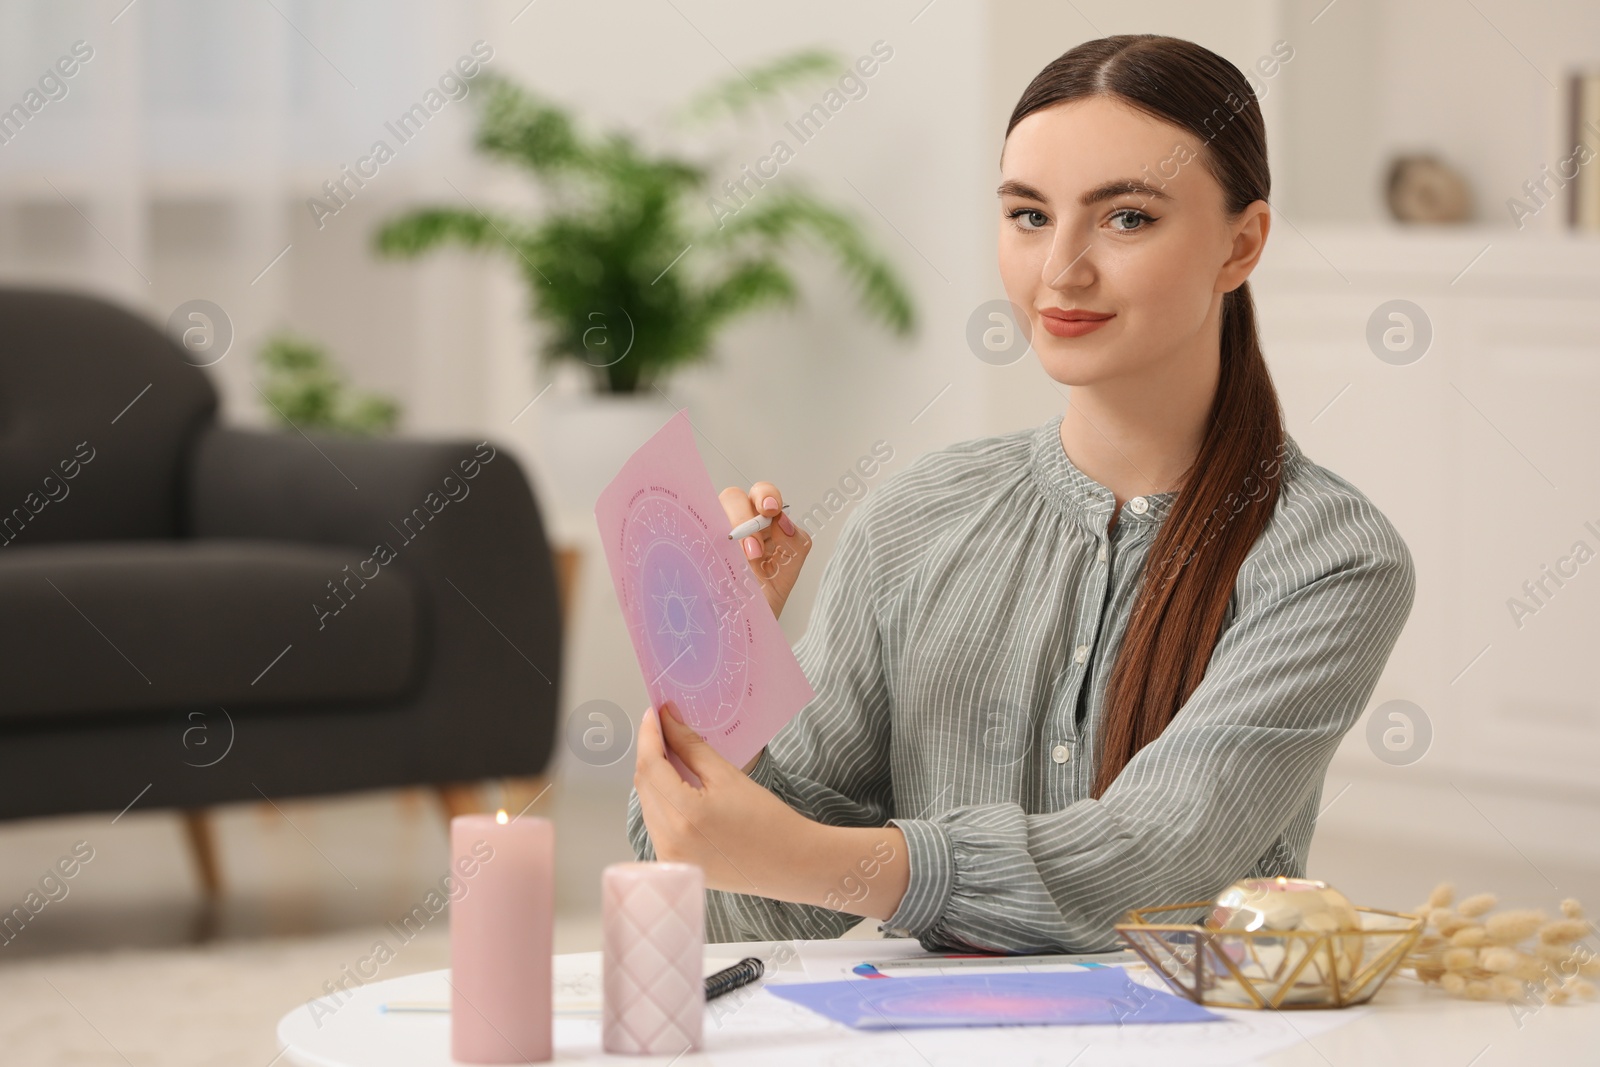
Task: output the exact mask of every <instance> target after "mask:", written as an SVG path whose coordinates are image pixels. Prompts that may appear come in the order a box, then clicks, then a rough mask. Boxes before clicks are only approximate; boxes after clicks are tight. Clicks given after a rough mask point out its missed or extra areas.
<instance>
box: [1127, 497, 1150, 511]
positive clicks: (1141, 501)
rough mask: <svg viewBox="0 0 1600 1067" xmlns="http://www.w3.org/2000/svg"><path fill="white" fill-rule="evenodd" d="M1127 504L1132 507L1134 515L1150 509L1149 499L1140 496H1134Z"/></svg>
mask: <svg viewBox="0 0 1600 1067" xmlns="http://www.w3.org/2000/svg"><path fill="white" fill-rule="evenodd" d="M1128 506H1129V507H1130V508H1132V509H1133V513H1134V514H1135V515H1143V514H1144V513H1145V512H1147V511H1149V510H1150V501H1148V500H1146V499H1145V498H1144V497H1142V496H1136V497H1134V498H1133V499H1132V500H1130V501H1128Z"/></svg>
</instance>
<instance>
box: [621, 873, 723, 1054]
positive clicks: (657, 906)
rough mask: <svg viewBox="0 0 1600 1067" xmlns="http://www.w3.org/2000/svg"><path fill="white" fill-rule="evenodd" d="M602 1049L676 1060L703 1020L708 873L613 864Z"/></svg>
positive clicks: (695, 1044)
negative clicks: (667, 1057) (706, 875)
mask: <svg viewBox="0 0 1600 1067" xmlns="http://www.w3.org/2000/svg"><path fill="white" fill-rule="evenodd" d="M601 923H602V926H603V929H604V934H603V945H602V951H601V954H600V968H601V983H602V984H601V990H602V993H601V998H600V1016H601V1027H600V1035H601V1045H602V1047H603V1048H604V1049H605V1051H607V1052H623V1053H638V1054H642V1055H651V1056H676V1055H678V1054H679V1053H681V1052H687V1051H690V1050H693V1049H698V1048H699V1047H700V1024H701V1022H702V1021H703V1020H704V1018H705V1009H706V987H705V974H704V967H703V964H702V962H701V961H702V959H703V958H704V949H705V927H704V923H705V872H704V871H702V870H701V869H700V867H699V865H698V864H694V863H613V864H611V865H610V866H609V867H607V868H606V869H605V872H604V874H603V875H602V877H601Z"/></svg>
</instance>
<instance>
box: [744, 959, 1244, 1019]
mask: <svg viewBox="0 0 1600 1067" xmlns="http://www.w3.org/2000/svg"><path fill="white" fill-rule="evenodd" d="M766 990H767V992H769V993H771V994H772V995H774V996H778V997H782V998H784V999H785V1000H791V1001H793V1002H794V1003H796V1004H799V1005H801V1006H802V1007H806V1008H810V1009H811V1010H812V1011H814V1012H817V1013H818V1014H820V1015H825V1016H827V1017H828V1018H830V1019H832V1020H834V1021H835V1022H840V1023H844V1024H845V1025H846V1026H853V1027H855V1028H856V1029H858V1030H887V1029H890V1028H891V1027H914V1026H1021V1025H1063V1024H1080V1025H1082V1024H1089V1025H1093V1024H1100V1025H1105V1024H1111V1025H1119V1024H1135V1023H1186V1022H1210V1021H1213V1020H1216V1019H1219V1018H1221V1016H1218V1015H1216V1014H1215V1013H1213V1012H1209V1011H1207V1010H1206V1009H1204V1008H1202V1007H1201V1006H1200V1005H1198V1004H1195V1003H1193V1002H1191V1001H1187V1000H1184V999H1183V998H1182V997H1177V996H1173V995H1172V994H1171V993H1164V992H1162V991H1160V990H1156V989H1147V988H1145V987H1144V986H1141V985H1137V984H1135V983H1134V982H1133V980H1132V979H1130V978H1129V977H1128V975H1127V973H1126V972H1125V971H1123V970H1122V969H1121V968H1120V967H1104V968H1096V969H1095V970H1091V971H1056V972H1030V973H1025V974H949V975H930V976H928V977H926V978H891V979H889V980H888V981H883V982H866V981H858V980H852V979H845V980H844V981H840V982H793V983H790V982H784V983H774V984H769V985H768V986H766Z"/></svg>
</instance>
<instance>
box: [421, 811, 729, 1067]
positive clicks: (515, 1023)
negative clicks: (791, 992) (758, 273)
mask: <svg viewBox="0 0 1600 1067" xmlns="http://www.w3.org/2000/svg"><path fill="white" fill-rule="evenodd" d="M447 877H448V878H449V879H450V881H451V883H452V887H451V890H450V1055H451V1056H452V1057H453V1058H454V1059H455V1060H456V1061H458V1062H460V1063H538V1062H543V1061H545V1060H548V1059H550V1058H551V1056H552V1048H553V1046H552V1044H551V1010H552V1008H553V1006H554V1003H555V999H554V998H555V991H554V988H553V982H552V976H553V970H552V968H553V966H554V964H553V957H552V955H551V947H552V941H553V937H554V933H555V827H554V825H553V824H552V823H551V822H550V820H549V819H542V818H539V817H538V816H533V815H528V816H521V817H519V818H516V819H511V820H508V819H507V818H506V813H505V812H504V811H501V812H499V813H497V814H495V815H457V816H456V817H455V818H453V819H451V820H450V874H449V875H448V876H447ZM698 977H699V976H698V974H697V975H696V978H697V979H698Z"/></svg>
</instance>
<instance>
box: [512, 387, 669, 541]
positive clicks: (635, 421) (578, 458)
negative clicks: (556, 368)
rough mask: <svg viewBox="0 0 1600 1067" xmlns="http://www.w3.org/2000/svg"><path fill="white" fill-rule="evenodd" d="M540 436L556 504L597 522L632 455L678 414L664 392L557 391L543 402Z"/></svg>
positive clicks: (542, 457)
mask: <svg viewBox="0 0 1600 1067" xmlns="http://www.w3.org/2000/svg"><path fill="white" fill-rule="evenodd" d="M539 406H540V408H542V409H543V410H541V411H540V412H539V424H538V432H537V434H536V435H535V438H536V442H537V446H538V448H539V454H540V460H541V465H542V466H543V467H544V469H545V470H546V471H548V472H549V477H550V479H551V482H552V485H551V491H552V492H553V493H554V495H555V498H556V505H557V506H558V507H560V508H561V509H562V511H563V512H564V513H565V514H566V515H567V516H568V517H569V518H571V519H572V520H573V521H578V522H584V523H586V524H587V525H593V524H594V505H595V501H596V500H597V499H599V496H600V491H601V490H602V489H604V488H605V487H606V483H608V482H610V481H611V479H612V478H614V477H616V475H617V471H619V470H621V469H622V465H623V463H625V462H627V459H628V457H629V456H631V455H633V453H634V452H635V451H636V450H637V449H638V448H639V446H640V445H642V444H644V443H645V442H646V441H647V440H649V439H650V437H651V436H652V435H654V434H655V432H656V431H657V430H659V429H661V427H662V426H664V425H666V422H667V420H668V419H670V418H672V416H673V415H674V414H675V413H676V412H677V410H678V409H677V408H676V407H674V406H673V404H672V402H671V401H669V400H668V399H667V398H666V397H664V396H662V395H661V394H660V393H658V392H655V391H654V390H651V391H650V392H647V393H636V394H626V393H624V394H611V393H597V392H592V391H587V392H573V393H558V392H555V391H553V390H552V392H551V394H550V395H549V396H547V397H545V399H544V400H543V401H541V402H540V405H539Z"/></svg>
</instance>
